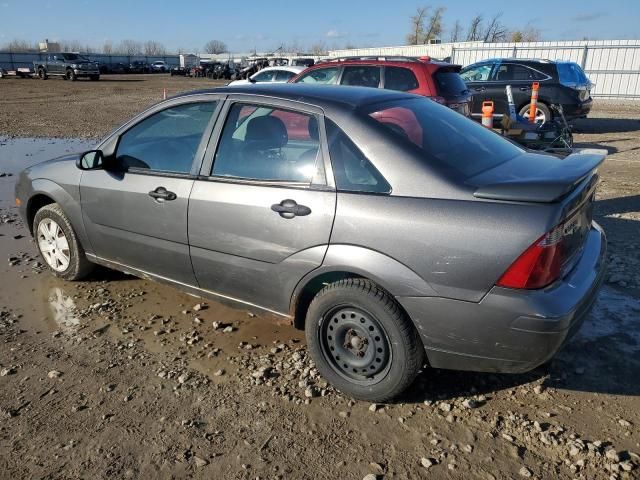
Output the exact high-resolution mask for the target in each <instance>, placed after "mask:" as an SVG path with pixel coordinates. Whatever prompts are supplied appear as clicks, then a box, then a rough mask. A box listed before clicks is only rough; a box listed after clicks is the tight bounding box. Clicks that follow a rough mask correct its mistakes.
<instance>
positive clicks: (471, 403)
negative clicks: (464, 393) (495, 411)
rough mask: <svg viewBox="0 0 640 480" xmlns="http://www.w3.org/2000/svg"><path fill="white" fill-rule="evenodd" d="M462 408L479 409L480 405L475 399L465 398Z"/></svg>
mask: <svg viewBox="0 0 640 480" xmlns="http://www.w3.org/2000/svg"><path fill="white" fill-rule="evenodd" d="M462 406H463V407H464V408H478V407H479V406H480V405H479V403H478V402H476V401H475V400H474V399H473V398H465V399H464V400H463V401H462Z"/></svg>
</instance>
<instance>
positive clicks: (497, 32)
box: [484, 12, 509, 42]
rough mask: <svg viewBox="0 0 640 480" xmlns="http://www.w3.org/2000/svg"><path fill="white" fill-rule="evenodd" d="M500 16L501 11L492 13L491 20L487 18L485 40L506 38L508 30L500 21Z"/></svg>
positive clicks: (501, 40) (492, 40) (502, 39)
mask: <svg viewBox="0 0 640 480" xmlns="http://www.w3.org/2000/svg"><path fill="white" fill-rule="evenodd" d="M500 17H502V12H500V13H498V14H496V15H494V16H493V17H491V20H489V23H488V24H487V28H486V29H485V31H484V41H485V42H504V41H505V40H506V39H507V33H509V30H508V29H507V27H506V26H505V25H504V24H503V23H502V22H501V21H500Z"/></svg>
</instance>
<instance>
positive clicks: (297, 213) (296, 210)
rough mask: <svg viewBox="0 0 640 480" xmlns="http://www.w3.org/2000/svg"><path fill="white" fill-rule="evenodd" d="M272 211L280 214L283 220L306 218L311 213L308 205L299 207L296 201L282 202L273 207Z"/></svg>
mask: <svg viewBox="0 0 640 480" xmlns="http://www.w3.org/2000/svg"><path fill="white" fill-rule="evenodd" d="M271 210H273V211H274V212H276V213H278V214H280V216H281V217H282V218H293V217H304V216H306V215H309V214H310V213H311V209H310V208H309V207H307V206H306V205H298V204H297V203H296V201H295V200H291V199H287V200H282V201H281V202H280V203H274V204H273V205H271Z"/></svg>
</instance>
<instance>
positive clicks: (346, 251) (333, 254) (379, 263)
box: [289, 245, 437, 328]
mask: <svg viewBox="0 0 640 480" xmlns="http://www.w3.org/2000/svg"><path fill="white" fill-rule="evenodd" d="M345 278H363V279H366V280H369V281H371V282H373V283H375V284H376V285H377V286H378V287H379V288H381V289H382V290H384V291H386V292H387V293H388V294H389V295H391V296H392V297H395V296H399V295H406V296H434V295H437V294H436V292H435V291H434V290H433V288H432V287H431V286H430V285H429V284H428V283H427V282H426V281H425V280H424V279H422V278H421V277H419V276H418V275H417V274H416V273H415V272H414V271H413V270H411V269H410V268H409V267H407V266H405V265H403V264H402V263H400V262H398V261H397V260H395V259H393V258H391V257H388V256H386V255H384V254H382V253H380V252H377V251H374V250H370V249H367V248H364V247H358V246H354V245H330V246H329V248H328V250H327V254H326V256H325V259H324V262H323V264H322V265H321V266H320V267H319V268H317V269H315V270H313V271H311V272H310V273H308V274H307V275H306V276H305V277H303V278H302V279H301V280H300V281H299V282H298V284H297V285H296V288H295V289H294V292H293V294H292V296H291V301H290V304H289V313H290V315H291V316H292V317H293V324H294V326H295V327H296V328H304V323H305V318H306V313H307V310H308V308H309V305H310V304H311V301H312V300H313V298H314V297H315V295H316V294H317V293H318V292H319V291H320V290H322V288H323V287H324V286H325V285H326V284H328V283H332V282H335V281H338V280H342V279H345ZM400 308H402V307H401V306H400ZM405 313H406V312H405Z"/></svg>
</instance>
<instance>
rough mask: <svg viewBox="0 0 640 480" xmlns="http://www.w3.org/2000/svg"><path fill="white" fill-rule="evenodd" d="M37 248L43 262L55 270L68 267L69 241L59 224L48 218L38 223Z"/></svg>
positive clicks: (62, 269)
mask: <svg viewBox="0 0 640 480" xmlns="http://www.w3.org/2000/svg"><path fill="white" fill-rule="evenodd" d="M38 248H39V249H40V252H41V253H42V257H43V258H44V260H45V262H47V264H48V265H49V266H50V267H51V268H52V269H54V270H55V271H56V272H64V271H65V270H66V269H67V268H69V262H70V259H71V251H70V250H69V241H68V240H67V236H66V235H65V234H64V230H62V228H60V225H58V224H57V223H56V222H55V221H54V220H52V219H50V218H45V219H44V220H42V221H41V222H40V223H39V224H38Z"/></svg>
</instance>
